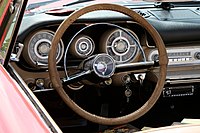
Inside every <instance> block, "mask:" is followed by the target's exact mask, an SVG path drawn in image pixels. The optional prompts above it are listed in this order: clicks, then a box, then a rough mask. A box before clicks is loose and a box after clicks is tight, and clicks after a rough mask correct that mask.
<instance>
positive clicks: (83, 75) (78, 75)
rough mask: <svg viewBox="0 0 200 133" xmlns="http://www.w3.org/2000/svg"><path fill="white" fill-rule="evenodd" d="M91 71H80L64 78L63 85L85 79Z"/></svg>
mask: <svg viewBox="0 0 200 133" xmlns="http://www.w3.org/2000/svg"><path fill="white" fill-rule="evenodd" d="M91 72H92V71H91V70H87V71H80V72H77V73H75V74H72V75H70V76H67V77H66V78H64V79H63V80H62V81H63V85H69V84H71V83H75V82H77V81H80V80H82V79H84V78H86V77H87V76H88V75H89V74H91Z"/></svg>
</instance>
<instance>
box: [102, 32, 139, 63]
mask: <svg viewBox="0 0 200 133" xmlns="http://www.w3.org/2000/svg"><path fill="white" fill-rule="evenodd" d="M125 30H127V32H130V34H132V35H133V37H134V39H135V40H136V41H137V42H134V43H135V44H132V43H133V42H131V41H135V40H132V39H131V38H132V36H130V35H129V34H127V33H126V32H125V31H123V30H121V29H118V28H112V29H110V30H108V31H106V32H105V33H104V34H103V36H102V38H101V44H102V46H101V47H100V50H101V51H102V52H106V53H107V54H109V55H111V54H110V52H112V53H113V54H114V55H111V56H113V58H114V60H115V61H116V63H117V64H122V63H128V62H132V61H134V60H135V59H136V58H137V55H138V52H139V47H138V44H136V43H139V42H140V41H139V38H138V36H137V35H136V34H135V33H134V32H133V31H131V30H130V29H125ZM117 32H119V34H120V35H119V36H117V37H115V38H113V37H112V36H113V35H114V34H116V33H117ZM122 34H125V35H126V36H128V37H129V38H126V37H125V36H124V35H123V36H122ZM120 39H121V40H123V42H124V43H126V44H125V45H127V46H126V47H127V49H126V50H125V51H124V52H119V51H117V50H116V49H115V42H117V41H118V40H120ZM130 39H131V40H130ZM110 41H112V42H110ZM139 45H140V44H139ZM132 47H135V48H134V50H133V51H134V52H133V53H130V52H131V50H132V49H133V48H132ZM109 50H111V51H109ZM129 54H131V55H129ZM124 56H130V57H128V58H127V59H123V57H124Z"/></svg>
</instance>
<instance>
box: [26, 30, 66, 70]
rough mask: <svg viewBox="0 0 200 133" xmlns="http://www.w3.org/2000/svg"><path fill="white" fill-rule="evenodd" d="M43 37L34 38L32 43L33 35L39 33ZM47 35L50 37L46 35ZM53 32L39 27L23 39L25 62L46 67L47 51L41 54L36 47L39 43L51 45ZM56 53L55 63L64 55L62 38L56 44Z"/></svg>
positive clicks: (37, 66)
mask: <svg viewBox="0 0 200 133" xmlns="http://www.w3.org/2000/svg"><path fill="white" fill-rule="evenodd" d="M44 34H45V38H39V39H36V40H35V44H33V43H34V42H33V41H34V39H35V37H37V36H39V35H41V36H43V37H44ZM47 34H48V36H51V37H46V36H47ZM54 34H55V32H54V31H52V30H46V29H41V30H37V31H35V32H33V33H31V34H30V35H29V36H28V37H27V38H26V39H25V47H24V49H23V57H24V59H25V60H26V61H27V63H28V64H29V65H30V66H32V67H36V68H47V67H48V53H47V54H46V55H45V56H41V53H40V52H39V50H38V47H39V45H40V43H42V42H43V43H48V45H49V46H51V41H52V39H53V36H54ZM57 51H58V53H57V56H56V63H57V64H58V63H59V62H60V60H61V59H62V57H63V55H64V43H63V41H62V39H60V42H59V44H58V50H57Z"/></svg>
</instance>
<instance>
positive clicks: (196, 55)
mask: <svg viewBox="0 0 200 133" xmlns="http://www.w3.org/2000/svg"><path fill="white" fill-rule="evenodd" d="M194 57H195V58H196V59H198V60H200V52H196V53H195V55H194Z"/></svg>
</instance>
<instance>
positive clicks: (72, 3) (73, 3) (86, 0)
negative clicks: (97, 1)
mask: <svg viewBox="0 0 200 133" xmlns="http://www.w3.org/2000/svg"><path fill="white" fill-rule="evenodd" d="M89 1H94V0H77V1H74V2H71V3H68V4H65V5H63V6H71V5H75V4H79V3H84V2H89Z"/></svg>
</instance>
